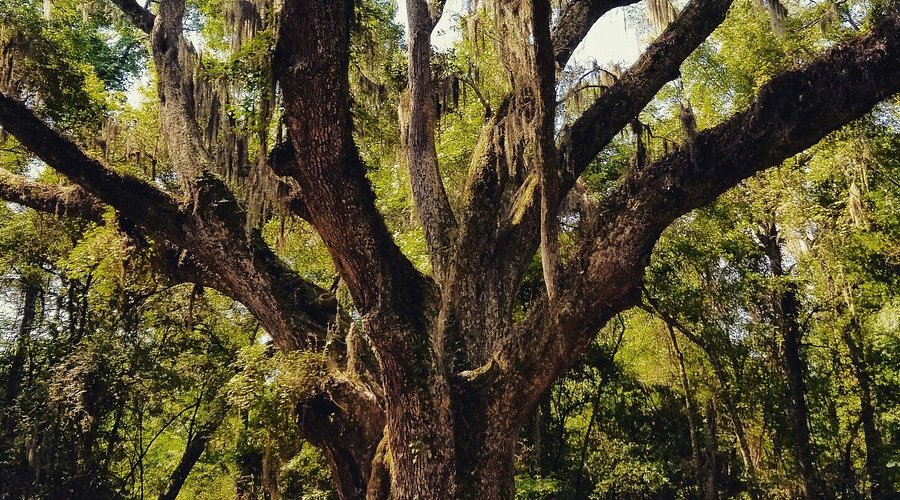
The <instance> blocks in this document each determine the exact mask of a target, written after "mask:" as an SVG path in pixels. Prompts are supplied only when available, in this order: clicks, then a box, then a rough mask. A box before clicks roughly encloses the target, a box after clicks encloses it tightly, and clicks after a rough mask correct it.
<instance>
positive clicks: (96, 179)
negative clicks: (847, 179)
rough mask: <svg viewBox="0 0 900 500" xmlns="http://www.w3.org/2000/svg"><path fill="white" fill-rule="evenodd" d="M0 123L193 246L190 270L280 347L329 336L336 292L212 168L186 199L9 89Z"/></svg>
mask: <svg viewBox="0 0 900 500" xmlns="http://www.w3.org/2000/svg"><path fill="white" fill-rule="evenodd" d="M0 124H2V125H3V128H4V129H5V130H6V131H8V132H9V133H11V134H12V135H13V136H15V137H16V139H18V140H19V142H20V143H22V145H23V146H25V147H26V148H27V149H29V150H30V151H32V152H34V153H35V154H36V155H37V156H38V157H39V158H40V159H41V160H43V161H44V162H45V163H46V164H47V165H49V166H50V167H51V168H53V169H54V170H56V171H57V172H59V173H61V174H63V175H65V176H66V177H68V178H69V179H70V180H71V181H73V182H75V183H76V184H78V185H79V186H81V187H82V188H83V189H84V190H85V191H86V193H87V194H90V195H93V196H94V197H96V198H97V199H98V200H100V201H102V202H103V203H106V204H108V205H110V206H112V207H113V208H115V209H116V210H117V211H118V212H119V214H120V215H121V216H122V217H124V219H126V220H127V221H129V223H130V224H134V225H135V226H138V227H140V228H141V229H143V230H145V231H146V232H147V233H148V234H149V235H150V236H152V237H153V238H154V239H158V240H165V241H168V242H170V243H172V244H173V245H174V246H175V247H176V248H179V249H182V250H186V251H187V252H189V254H190V256H191V258H192V259H196V260H197V262H198V263H199V264H200V265H201V266H200V267H197V266H192V269H201V268H202V269H207V270H208V271H209V275H207V276H205V277H204V278H205V282H206V283H208V284H210V286H213V287H214V288H216V289H217V290H219V291H221V292H222V293H224V294H226V295H228V296H230V297H231V298H233V299H235V300H237V301H239V302H241V303H243V304H244V305H245V306H247V307H248V308H249V309H250V310H251V311H252V312H253V313H254V314H255V315H256V316H257V317H258V318H259V319H260V321H262V322H263V324H264V325H265V327H266V329H267V330H268V331H269V333H270V334H271V335H272V337H273V338H274V339H275V341H276V342H278V344H279V345H280V346H281V347H283V348H285V349H288V350H290V349H297V348H300V347H308V346H315V345H316V343H317V342H319V340H317V339H324V337H325V333H326V330H327V325H328V324H329V322H330V321H332V320H333V319H334V317H335V314H336V312H337V302H336V300H335V299H334V296H333V295H332V294H330V293H329V292H328V291H327V290H324V289H322V288H320V287H318V286H315V285H313V284H311V283H309V282H307V281H305V280H303V279H302V278H300V277H299V276H298V275H297V274H296V273H294V272H293V271H291V270H290V269H288V268H287V267H286V266H285V265H284V264H283V263H282V262H281V261H280V260H279V259H278V257H277V256H276V255H275V254H274V253H273V252H272V250H271V249H270V248H269V247H268V246H267V245H266V244H265V242H263V241H262V238H261V237H260V235H259V234H258V233H253V234H251V235H249V236H248V235H247V233H246V224H245V219H244V214H243V212H242V211H241V210H240V208H239V207H238V204H237V201H236V200H235V199H234V196H233V195H232V194H231V192H230V191H229V190H228V189H227V187H225V185H224V184H223V183H222V181H221V180H219V179H216V178H214V177H213V176H211V175H208V174H207V175H204V176H201V177H198V178H196V179H194V180H192V184H193V185H194V186H195V193H194V196H193V197H192V198H191V199H190V201H189V202H188V203H186V204H185V205H180V204H179V203H178V202H177V201H176V200H175V199H174V198H173V197H171V196H169V195H168V194H166V193H164V192H162V191H160V190H159V189H157V188H156V187H154V186H152V185H150V184H148V183H146V182H144V181H141V180H139V179H136V178H133V177H129V176H126V175H123V174H120V173H118V172H115V171H113V170H110V169H108V168H106V167H105V166H103V165H102V164H101V163H100V162H98V161H97V160H94V159H93V158H90V157H88V156H87V155H86V154H85V153H84V152H82V151H81V150H80V149H79V148H78V146H76V145H75V144H74V143H72V142H71V141H70V140H69V139H66V138H65V137H63V136H62V135H60V134H59V133H58V132H56V131H54V130H52V129H51V128H50V127H48V126H47V125H46V124H45V123H44V122H43V121H41V120H40V119H39V118H38V117H36V116H35V115H34V113H32V112H31V110H29V109H28V108H27V107H25V105H23V104H22V103H20V102H18V101H16V100H14V99H10V98H9V97H6V96H5V95H3V94H0ZM172 258H175V259H176V260H180V259H181V258H182V256H181V255H180V254H178V255H176V256H173V257H172ZM168 260H171V258H170V259H168ZM176 264H177V262H176ZM178 267H179V266H177V265H176V266H175V267H174V269H177V268H178ZM304 334H305V335H307V337H304V336H303V335H304Z"/></svg>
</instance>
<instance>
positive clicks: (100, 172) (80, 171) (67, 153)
mask: <svg viewBox="0 0 900 500" xmlns="http://www.w3.org/2000/svg"><path fill="white" fill-rule="evenodd" d="M0 125H2V126H3V128H4V129H5V130H6V131H8V132H9V133H10V134H12V135H13V136H15V137H16V139H18V140H19V142H20V143H22V145H23V146H25V148H27V149H28V150H30V151H32V152H33V153H34V154H35V155H37V156H38V158H40V159H41V160H43V161H44V163H46V164H47V165H50V166H51V167H52V168H53V169H54V170H56V171H57V172H59V173H61V174H63V175H65V176H66V177H68V178H69V179H70V180H71V181H72V182H74V183H76V184H78V185H79V186H81V187H82V188H84V190H85V191H87V193H89V194H91V195H93V196H95V197H96V198H97V199H99V200H101V201H102V202H103V203H106V204H108V205H111V206H112V207H114V208H115V209H116V210H118V211H119V212H121V213H122V215H124V216H125V217H127V218H129V219H131V220H134V221H136V222H139V223H141V224H142V225H145V226H150V227H152V228H153V229H154V230H157V231H162V232H167V233H169V232H171V233H172V234H178V233H180V232H181V229H180V228H179V226H178V224H176V222H175V221H176V216H177V214H178V205H177V203H176V201H175V199H174V198H172V197H171V196H169V195H167V194H166V193H163V192H162V191H160V190H158V189H156V188H155V187H153V186H151V185H150V184H147V183H146V182H143V181H141V180H139V179H136V178H134V177H129V176H126V175H122V174H120V173H118V172H115V171H113V170H110V169H108V168H106V167H105V166H103V165H102V164H101V163H100V162H99V161H97V160H95V159H93V158H90V157H88V156H87V155H85V154H84V153H83V152H82V151H81V150H80V149H79V148H78V146H76V145H75V144H74V143H73V142H72V141H70V140H69V139H66V138H65V137H63V136H62V135H60V134H59V133H58V132H56V131H54V130H52V129H51V128H50V127H48V126H47V125H46V124H45V123H44V122H43V121H41V120H40V119H39V118H38V117H37V116H35V115H34V113H32V112H31V110H29V109H28V108H27V107H26V106H25V105H24V104H22V103H20V102H18V101H16V100H15V99H11V98H10V97H7V96H6V95H5V94H2V93H0Z"/></svg>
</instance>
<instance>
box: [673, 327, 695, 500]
mask: <svg viewBox="0 0 900 500" xmlns="http://www.w3.org/2000/svg"><path fill="white" fill-rule="evenodd" d="M666 327H667V328H666V330H668V332H669V340H671V341H672V349H673V351H674V353H675V359H676V361H677V362H678V373H679V374H680V375H681V389H682V391H684V412H685V414H686V415H687V421H688V432H689V434H690V437H691V466H692V468H693V471H694V478H695V480H696V481H697V484H698V485H704V484H705V483H704V476H703V459H702V457H701V456H700V435H699V431H698V430H697V425H696V421H695V420H694V419H695V418H696V408H697V405H696V403H695V400H694V391H693V389H692V388H691V384H690V381H689V380H688V376H687V367H686V366H685V364H684V354H683V353H682V352H681V348H680V347H679V346H678V338H677V337H676V336H675V329H674V328H673V327H672V326H671V325H666ZM701 487H702V488H703V489H704V490H705V487H703V486H701Z"/></svg>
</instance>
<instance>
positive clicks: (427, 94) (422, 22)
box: [401, 0, 456, 283]
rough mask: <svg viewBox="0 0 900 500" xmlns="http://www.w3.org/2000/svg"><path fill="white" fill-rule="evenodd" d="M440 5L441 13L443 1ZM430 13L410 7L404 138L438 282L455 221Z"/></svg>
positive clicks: (418, 5) (413, 2) (410, 3)
mask: <svg viewBox="0 0 900 500" xmlns="http://www.w3.org/2000/svg"><path fill="white" fill-rule="evenodd" d="M437 3H438V5H439V8H440V10H438V12H440V11H441V10H442V9H443V2H437ZM430 10H431V8H430V7H429V5H428V2H427V0H407V2H406V11H407V19H408V24H409V51H408V52H409V60H408V69H409V87H408V96H409V110H408V117H407V120H406V124H405V125H406V126H405V127H404V130H402V131H401V133H402V134H404V137H405V141H404V144H405V146H406V162H407V164H408V167H409V178H410V182H411V184H412V192H413V199H414V201H415V206H416V213H417V215H418V216H419V221H420V222H421V223H422V228H423V229H424V232H425V241H426V243H427V244H428V249H429V252H430V254H431V267H432V271H433V274H434V276H435V277H436V279H437V281H438V282H439V283H440V282H441V281H443V279H444V275H445V273H446V264H447V259H448V258H449V253H450V245H451V242H452V239H453V234H454V233H455V230H456V218H455V217H454V215H453V209H452V208H451V207H450V200H449V199H448V198H447V192H446V190H445V189H444V182H443V180H442V179H441V171H440V168H439V166H438V157H437V149H436V147H435V139H434V125H435V113H436V112H435V104H434V99H435V95H434V86H433V82H432V80H431V32H432V31H433V30H434V27H435V25H436V21H435V20H434V19H433V17H432V16H433V13H432V12H430ZM438 17H439V16H438ZM401 112H402V111H401Z"/></svg>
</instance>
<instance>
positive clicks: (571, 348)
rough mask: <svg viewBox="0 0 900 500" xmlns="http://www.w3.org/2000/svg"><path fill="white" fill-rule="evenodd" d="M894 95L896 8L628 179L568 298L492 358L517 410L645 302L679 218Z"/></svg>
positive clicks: (596, 232) (574, 273)
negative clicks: (651, 272) (654, 260)
mask: <svg viewBox="0 0 900 500" xmlns="http://www.w3.org/2000/svg"><path fill="white" fill-rule="evenodd" d="M898 91H900V11H898V10H896V9H894V10H893V11H892V12H891V13H890V14H888V15H886V16H885V17H884V18H883V19H882V20H881V21H880V22H879V23H878V24H877V26H876V28H875V30H874V31H873V32H872V33H871V34H870V35H868V36H866V37H864V38H862V39H858V40H856V41H855V42H853V43H851V44H849V45H845V46H841V47H838V48H836V49H833V50H831V51H830V52H828V53H827V54H825V55H823V56H822V57H820V58H818V59H817V60H816V61H815V62H813V63H811V64H809V65H807V66H805V67H802V68H796V69H793V70H790V71H787V72H785V73H783V74H781V75H779V76H777V77H776V78H774V79H772V81H770V82H769V83H768V84H767V85H765V86H764V87H763V88H762V89H761V91H760V93H759V95H758V96H757V98H756V100H755V101H754V102H753V103H752V104H751V105H750V107H749V109H747V110H746V111H743V112H740V113H738V114H736V115H735V116H733V117H732V118H731V119H729V120H728V121H726V122H725V123H723V124H721V125H719V126H717V127H715V128H712V129H709V130H706V131H704V132H702V133H700V134H698V135H697V137H696V140H695V141H694V142H693V143H692V144H690V145H689V146H688V147H686V148H685V149H683V150H681V151H678V152H675V153H673V154H671V155H669V156H666V157H665V158H662V159H661V160H659V161H657V162H656V163H654V164H653V165H651V166H649V167H647V168H646V169H644V170H633V171H630V172H629V173H628V174H627V175H626V176H625V177H624V178H623V179H622V180H621V182H620V183H619V185H618V187H617V188H615V189H614V190H613V191H612V193H611V194H610V195H609V196H608V197H606V198H605V199H604V200H603V201H602V203H601V204H600V207H599V208H598V211H597V216H596V218H595V219H594V220H593V221H591V223H590V224H589V228H588V229H587V231H586V233H587V234H588V235H590V236H591V238H588V239H586V240H585V242H584V245H583V246H582V248H581V249H580V251H579V253H578V257H577V258H575V259H573V262H571V264H570V266H569V267H567V270H566V277H565V278H566V283H567V285H568V286H567V289H566V291H565V295H563V292H562V291H561V293H560V297H561V298H560V300H559V301H557V302H556V303H553V304H549V303H548V302H547V301H546V300H544V301H542V303H541V304H540V305H538V306H536V307H535V308H534V310H533V311H532V313H531V314H530V315H529V317H528V319H527V320H526V321H524V322H523V323H522V324H521V325H519V329H518V331H517V333H516V334H515V335H513V336H512V337H511V338H509V339H508V341H507V342H506V343H505V344H504V346H503V348H502V349H501V350H500V351H499V352H498V353H497V355H496V356H495V358H494V361H493V363H494V364H495V365H497V366H498V367H499V368H500V369H499V370H496V369H495V370H494V372H497V371H499V372H500V373H501V374H500V375H497V378H498V383H499V384H501V387H503V388H505V389H508V390H509V392H510V396H509V397H510V398H511V399H510V401H517V400H518V401H527V402H528V405H526V408H530V406H531V405H532V404H534V402H535V401H537V398H538V397H539V395H540V394H541V393H542V392H543V391H544V390H546V388H547V387H548V386H549V384H550V383H552V381H553V380H555V377H556V375H557V374H559V373H560V372H561V371H563V370H565V369H566V368H568V367H569V366H570V365H571V363H573V362H574V360H575V359H576V358H577V356H578V355H579V354H580V353H581V352H582V351H583V350H584V349H585V348H586V346H587V345H588V344H589V343H590V341H591V339H592V338H593V336H594V335H595V334H596V332H597V330H598V329H599V328H600V327H602V326H603V325H604V324H605V323H606V322H607V321H608V320H609V318H610V317H612V316H613V315H614V314H615V313H617V312H619V311H622V310H624V309H627V308H629V307H631V306H633V305H635V304H637V303H638V301H639V300H640V290H639V286H640V282H641V279H642V275H643V270H644V268H645V267H646V265H647V264H648V263H649V257H650V252H651V251H652V248H653V246H654V245H655V244H656V241H657V239H658V238H659V236H660V234H661V233H662V231H663V230H665V228H666V227H668V226H669V225H670V224H671V223H672V222H673V221H674V220H675V219H676V218H678V217H680V216H681V215H683V214H685V213H687V212H689V211H690V210H693V209H695V208H698V207H701V206H703V205H706V204H708V203H711V202H712V201H714V200H715V199H716V197H718V196H719V195H720V194H722V193H723V192H724V191H726V190H727V189H729V188H731V187H733V186H734V185H736V184H737V183H738V182H740V181H741V180H743V179H745V178H747V177H749V176H751V175H753V174H754V173H756V172H759V171H761V170H764V169H766V168H769V167H771V166H773V165H776V164H778V163H780V162H782V161H784V160H785V159H786V158H789V157H790V156H792V155H795V154H797V153H799V152H801V151H803V150H804V149H806V148H808V147H810V146H812V145H813V144H815V143H816V142H817V141H819V140H821V139H822V137H824V136H825V135H827V134H828V133H830V132H832V131H834V130H836V129H838V128H840V127H842V126H844V125H846V124H847V123H849V122H850V121H852V120H854V119H856V118H858V117H860V116H862V115H864V114H865V113H867V112H869V111H870V110H871V109H872V108H873V107H874V106H875V105H876V104H877V103H878V102H880V101H882V100H884V99H886V98H888V97H890V96H891V95H893V94H894V93H896V92H898ZM502 392H503V390H501V393H502ZM504 397H506V396H504ZM520 417H522V418H524V414H523V415H520Z"/></svg>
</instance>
